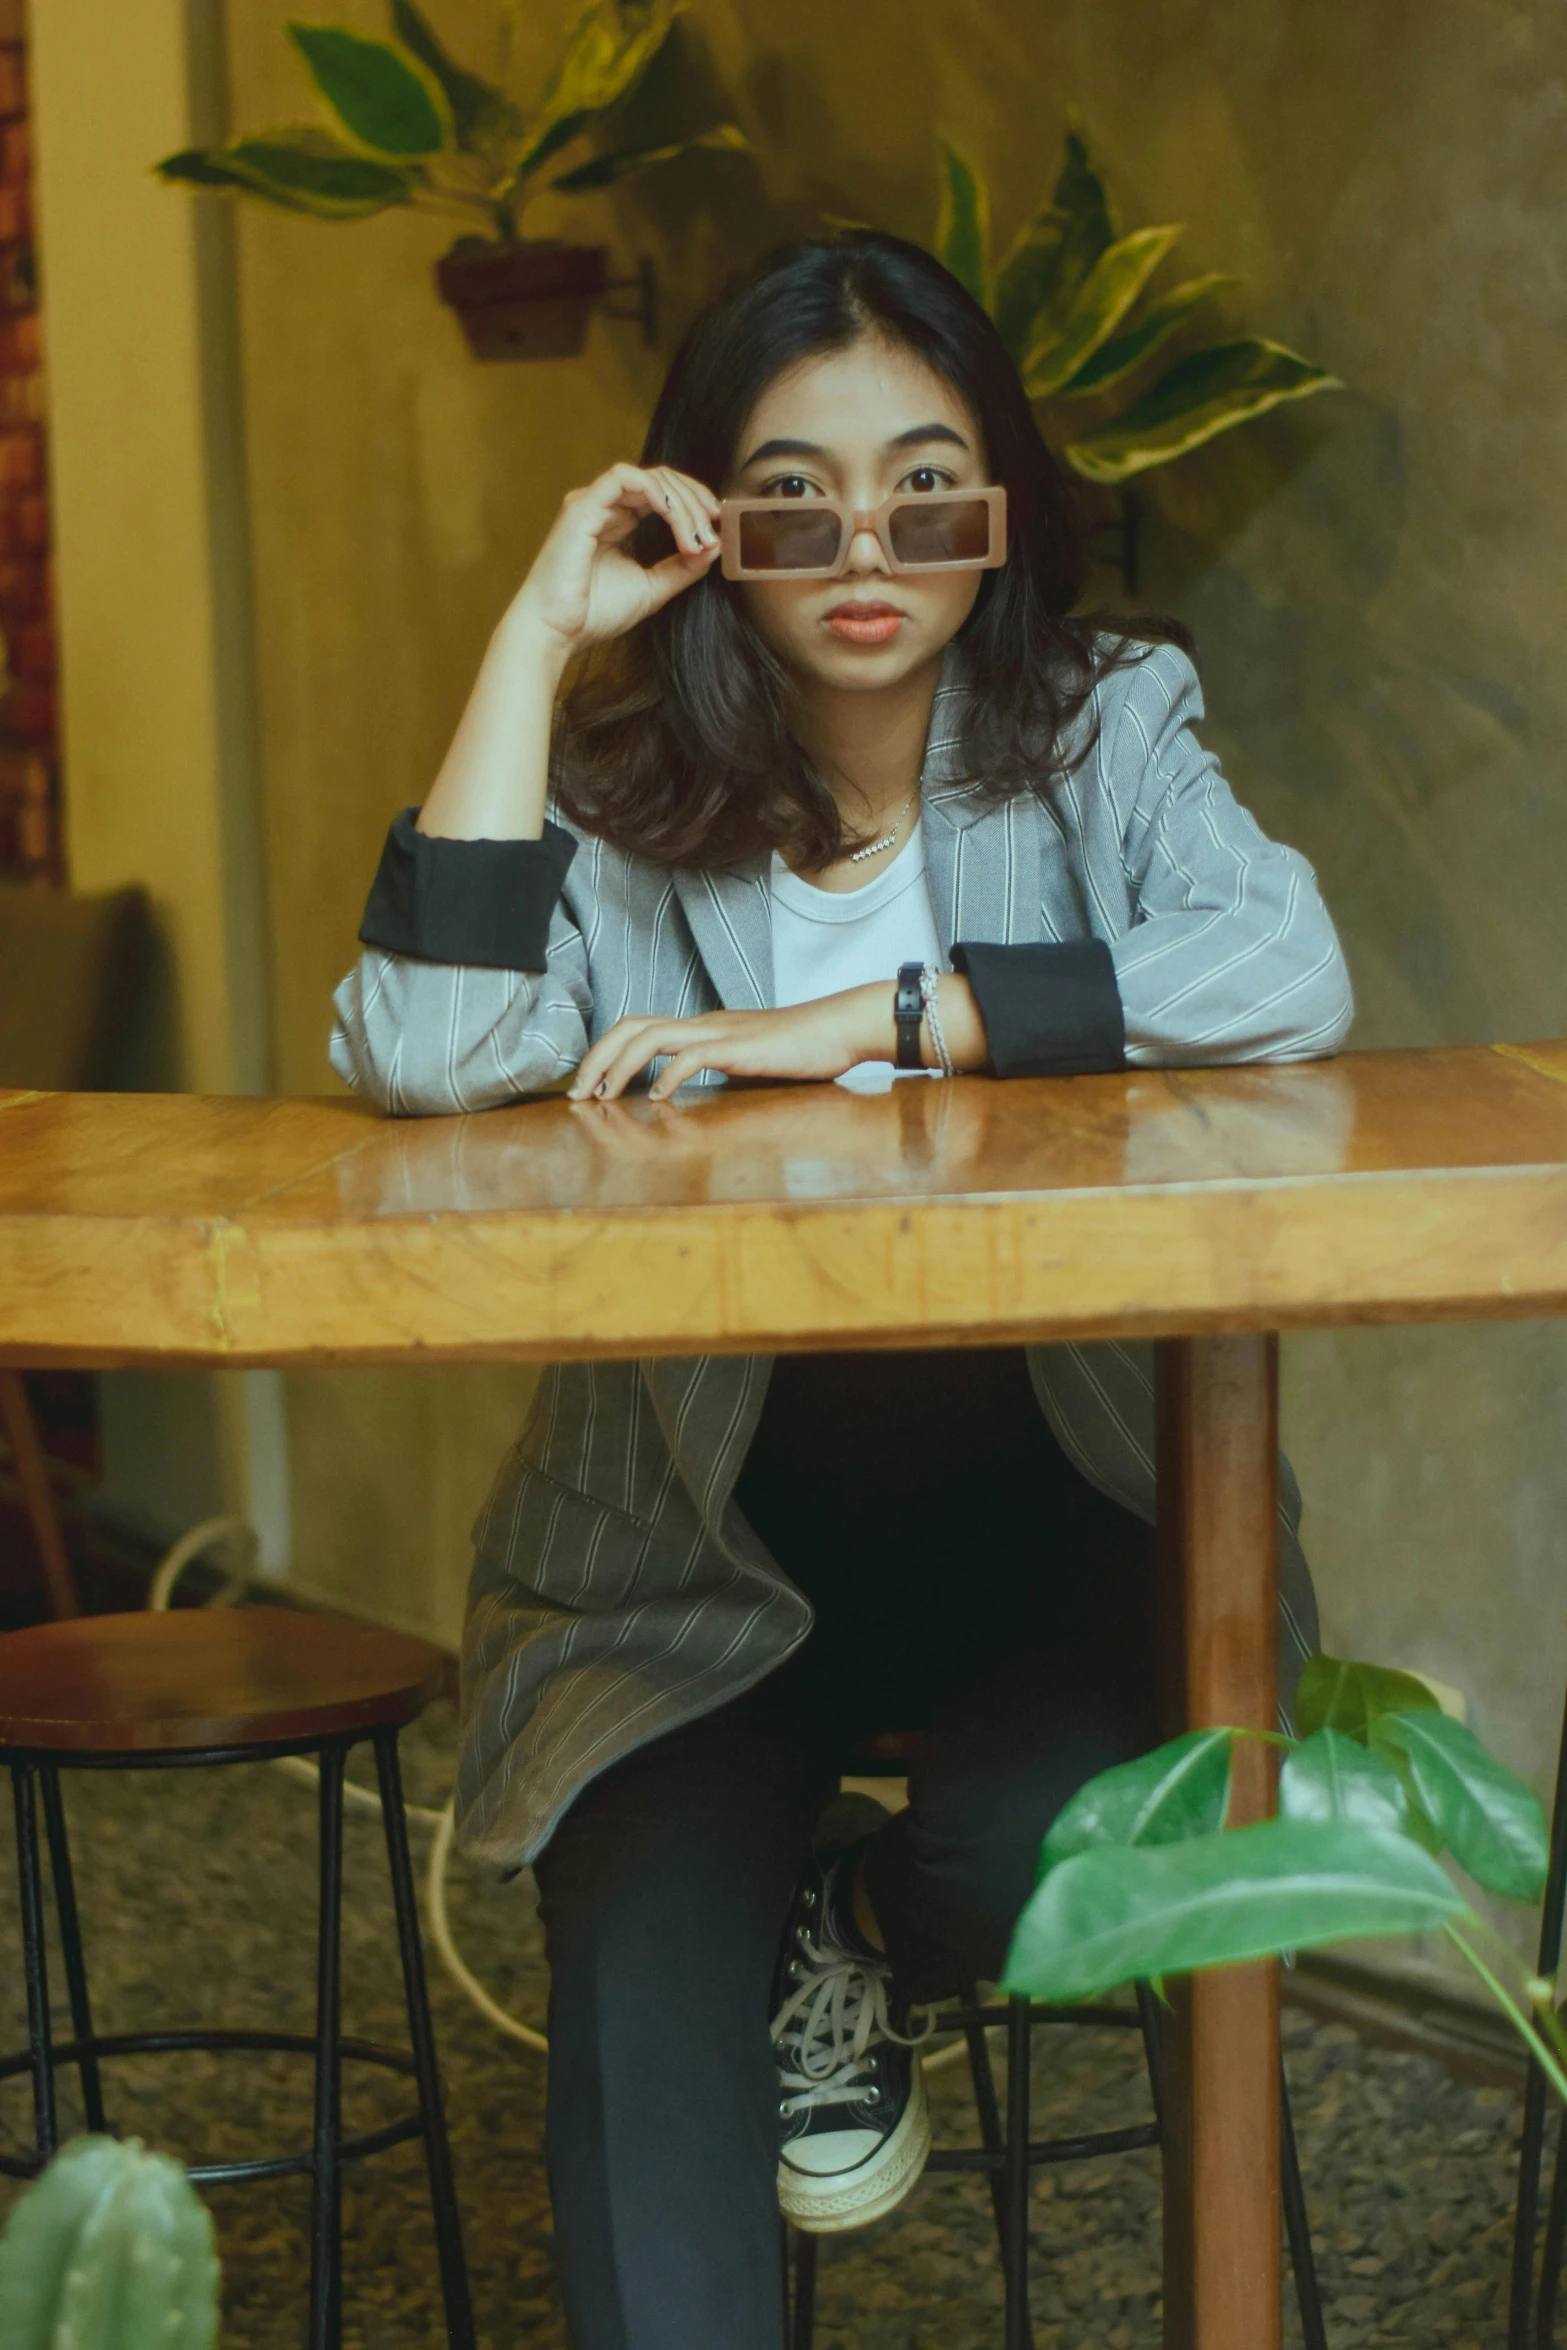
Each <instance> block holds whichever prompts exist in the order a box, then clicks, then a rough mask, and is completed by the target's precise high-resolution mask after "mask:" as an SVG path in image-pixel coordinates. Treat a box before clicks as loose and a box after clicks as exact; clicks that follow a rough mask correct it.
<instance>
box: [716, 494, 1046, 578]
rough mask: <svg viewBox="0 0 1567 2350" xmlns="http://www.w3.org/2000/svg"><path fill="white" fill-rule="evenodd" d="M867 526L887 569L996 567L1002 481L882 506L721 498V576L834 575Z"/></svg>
mask: <svg viewBox="0 0 1567 2350" xmlns="http://www.w3.org/2000/svg"><path fill="white" fill-rule="evenodd" d="M862 530H873V531H874V532H875V533H876V536H877V538H878V539H879V540H880V542H881V551H882V553H883V554H884V555H885V556H886V558H887V567H888V569H889V570H890V571H995V570H998V569H999V568H1000V566H1001V565H1002V564H1003V563H1004V562H1005V561H1006V559H1007V493H1006V491H1005V490H1003V489H989V490H930V491H927V492H925V493H924V494H922V495H919V496H914V497H910V496H909V495H908V494H907V492H905V493H904V494H903V495H901V496H893V497H891V498H888V499H886V500H885V501H884V503H883V504H881V505H880V506H870V507H855V506H846V505H843V504H842V503H841V502H840V501H839V500H838V499H837V498H725V499H724V500H723V501H722V502H721V504H720V506H719V509H718V536H719V545H720V547H721V549H722V557H721V568H722V570H723V574H724V577H725V579H778V578H780V577H782V578H788V579H837V578H838V577H839V575H840V574H841V573H842V572H844V571H846V570H847V569H848V564H849V548H850V546H851V544H852V542H853V540H854V537H855V535H856V533H857V532H859V531H862Z"/></svg>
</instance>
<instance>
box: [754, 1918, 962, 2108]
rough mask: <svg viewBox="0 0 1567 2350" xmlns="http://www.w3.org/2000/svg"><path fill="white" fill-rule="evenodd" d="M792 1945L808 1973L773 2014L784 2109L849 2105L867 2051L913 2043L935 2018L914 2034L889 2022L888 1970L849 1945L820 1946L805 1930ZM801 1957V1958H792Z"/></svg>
mask: <svg viewBox="0 0 1567 2350" xmlns="http://www.w3.org/2000/svg"><path fill="white" fill-rule="evenodd" d="M796 1949H797V1951H798V1953H799V1957H800V1959H803V1960H804V1962H805V1967H806V1973H805V1979H804V1981H803V1982H802V1983H801V1984H800V1987H799V1989H798V1990H797V1991H792V1992H791V1993H790V1995H789V1997H788V1998H787V1999H786V2000H785V2001H784V2003H783V2005H782V2007H781V2008H780V2009H779V2010H778V2013H777V2014H776V2015H775V2016H774V2018H773V2025H772V2035H773V2043H774V2045H775V2047H776V2048H777V2049H778V2050H779V2052H780V2057H781V2062H780V2065H779V2075H778V2077H779V2083H780V2086H781V2087H782V2088H784V2089H785V2090H787V2091H788V2092H789V2094H788V2095H787V2096H785V2097H783V2098H782V2099H781V2100H780V2102H779V2111H780V2113H782V2114H793V2113H803V2112H805V2111H806V2110H807V2109H808V2108H809V2107H812V2106H818V2105H852V2104H853V2103H854V2102H855V2101H856V2100H857V2099H858V2098H861V2097H863V2096H864V2094H865V2089H866V2081H865V2076H866V2075H867V2074H868V2073H869V2071H870V2069H871V2054H872V2051H873V2050H874V2049H875V2047H876V2046H877V2044H878V2042H880V2041H882V2040H897V2041H899V2042H901V2044H902V2045H903V2046H904V2047H905V2048H912V2047H916V2046H917V2045H918V2044H919V2041H921V2040H925V2039H928V2038H929V2037H930V2030H931V2023H932V2021H933V2019H932V2018H931V2017H930V2016H929V2014H928V2012H927V2020H926V2028H925V2030H924V2031H923V2032H921V2033H920V2034H918V2035H917V2036H916V2037H914V2038H910V2037H908V2036H906V2035H905V2034H904V2033H902V2032H899V2031H897V2030H895V2029H894V2027H893V2022H892V2018H891V2016H890V2015H889V2014H888V2012H887V1982H888V1975H889V1970H888V1969H887V1968H886V1967H884V1966H879V1965H878V1964H877V1963H876V1961H875V1960H874V1959H867V1958H863V1957H861V1956H860V1955H859V1954H858V1953H857V1952H855V1951H852V1950H842V1949H839V1948H837V1947H835V1946H828V1947H825V1948H824V1947H823V1946H822V1945H821V1944H819V1943H816V1942H813V1941H812V1939H811V1937H810V1935H809V1934H808V1933H806V1932H804V1931H803V1930H802V1931H801V1932H800V1933H799V1934H798V1935H797V1937H796ZM796 1963H797V1964H798V1960H797V1961H796Z"/></svg>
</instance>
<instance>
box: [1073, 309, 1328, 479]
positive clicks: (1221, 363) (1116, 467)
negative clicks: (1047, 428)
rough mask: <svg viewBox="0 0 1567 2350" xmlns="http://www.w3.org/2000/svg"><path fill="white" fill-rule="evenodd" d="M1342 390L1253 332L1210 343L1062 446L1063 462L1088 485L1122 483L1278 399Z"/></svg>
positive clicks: (1277, 402)
mask: <svg viewBox="0 0 1567 2350" xmlns="http://www.w3.org/2000/svg"><path fill="white" fill-rule="evenodd" d="M1342 388H1343V387H1342V385H1341V384H1340V382H1339V379H1338V377H1337V376H1334V375H1329V374H1328V372H1327V370H1326V369H1325V368H1321V367H1316V366H1313V364H1312V362H1311V361H1310V360H1309V359H1303V358H1302V357H1301V356H1300V353H1299V352H1298V351H1291V350H1289V349H1287V348H1286V347H1285V345H1284V344H1282V343H1273V342H1269V341H1267V340H1266V339H1265V338H1264V337H1263V336H1261V335H1245V336H1243V337H1241V338H1240V340H1239V341H1237V342H1233V343H1214V344H1212V345H1210V346H1209V348H1208V349H1206V350H1202V351H1193V352H1190V353H1189V354H1188V355H1187V356H1186V357H1185V358H1184V359H1177V360H1176V362H1175V364H1174V366H1173V367H1170V368H1167V369H1166V371H1165V373H1164V374H1163V375H1162V376H1160V378H1159V380H1158V382H1157V383H1154V384H1151V385H1150V386H1149V388H1148V390H1147V391H1146V392H1144V393H1142V394H1141V395H1140V396H1139V398H1137V399H1136V400H1134V401H1133V403H1132V405H1131V406H1130V408H1127V409H1124V410H1123V411H1122V413H1121V414H1120V415H1119V416H1116V417H1112V418H1111V419H1110V420H1109V421H1108V422H1107V423H1105V424H1102V425H1100V426H1099V427H1098V429H1097V430H1096V431H1094V432H1091V433H1085V434H1084V436H1083V438H1082V439H1081V440H1078V441H1072V442H1070V443H1069V444H1068V446H1067V448H1066V450H1065V456H1066V460H1067V463H1068V464H1069V465H1070V466H1071V467H1072V468H1073V470H1074V472H1077V473H1080V474H1082V475H1083V476H1084V477H1085V479H1087V480H1089V481H1102V482H1122V481H1130V480H1131V479H1132V477H1133V475H1134V474H1138V473H1145V472H1147V471H1148V469H1149V468H1150V467H1151V466H1154V465H1168V464H1169V463H1170V462H1171V461H1172V459H1174V458H1176V457H1184V456H1185V455H1186V453H1187V452H1188V450H1191V449H1196V448H1200V447H1201V445H1202V443H1203V442H1204V441H1211V440H1212V439H1213V438H1214V436H1215V435H1216V434H1218V433H1221V432H1229V431H1230V430H1231V429H1232V428H1233V427H1234V426H1235V425H1237V424H1246V423H1248V422H1249V421H1250V420H1251V418H1252V417H1254V416H1261V415H1263V414H1264V413H1265V412H1266V411H1267V410H1268V409H1270V408H1277V407H1278V406H1279V405H1280V404H1281V403H1282V402H1283V401H1285V400H1303V399H1307V398H1309V397H1310V396H1311V395H1312V394H1313V393H1315V392H1328V391H1338V390H1342Z"/></svg>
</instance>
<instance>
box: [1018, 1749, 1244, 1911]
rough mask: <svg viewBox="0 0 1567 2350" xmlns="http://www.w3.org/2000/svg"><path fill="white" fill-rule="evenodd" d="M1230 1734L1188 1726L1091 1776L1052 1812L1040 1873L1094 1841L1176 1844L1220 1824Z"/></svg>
mask: <svg viewBox="0 0 1567 2350" xmlns="http://www.w3.org/2000/svg"><path fill="white" fill-rule="evenodd" d="M1233 1735H1234V1733H1233V1732H1232V1731H1230V1730H1189V1731H1188V1732H1187V1733H1186V1736H1185V1737H1184V1738H1172V1739H1171V1740H1170V1741H1169V1743H1168V1745H1165V1746H1156V1747H1155V1748H1154V1750H1153V1752H1152V1754H1140V1755H1138V1757H1137V1759H1136V1760H1135V1761H1134V1762H1128V1763H1117V1764H1116V1765H1115V1767H1114V1768H1113V1769H1112V1770H1108V1771H1101V1772H1100V1774H1099V1776H1098V1778H1097V1779H1090V1780H1089V1782H1088V1784H1087V1786H1086V1787H1081V1788H1079V1790H1078V1792H1077V1793H1076V1794H1075V1795H1074V1796H1073V1797H1072V1799H1071V1801H1070V1803H1068V1804H1066V1805H1064V1806H1063V1808H1062V1809H1061V1810H1060V1811H1059V1812H1058V1813H1057V1814H1056V1817H1055V1821H1054V1823H1053V1825H1052V1827H1051V1830H1050V1833H1049V1835H1048V1836H1047V1837H1046V1838H1045V1842H1044V1849H1043V1851H1042V1852H1041V1853H1040V1856H1039V1867H1040V1873H1041V1875H1043V1874H1044V1872H1045V1871H1046V1870H1047V1869H1053V1868H1057V1867H1059V1865H1060V1864H1061V1862H1062V1861H1066V1860H1070V1859H1071V1858H1072V1856H1073V1854H1074V1853H1078V1852H1092V1851H1093V1850H1094V1849H1095V1847H1096V1846H1098V1845H1103V1844H1177V1843H1180V1842H1181V1841H1182V1840H1183V1839H1184V1838H1186V1837H1188V1836H1210V1835H1212V1834H1213V1833H1214V1832H1215V1831H1216V1830H1217V1829H1219V1828H1222V1827H1223V1825H1224V1815H1225V1813H1226V1811H1227V1810H1228V1808H1229V1801H1230V1741H1231V1739H1232V1737H1233Z"/></svg>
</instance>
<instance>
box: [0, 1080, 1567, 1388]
mask: <svg viewBox="0 0 1567 2350" xmlns="http://www.w3.org/2000/svg"><path fill="white" fill-rule="evenodd" d="M1564 1309H1567V1043H1551V1044H1541V1045H1502V1046H1493V1047H1477V1048H1474V1049H1466V1050H1454V1051H1424V1052H1394V1053H1361V1054H1348V1055H1345V1056H1344V1057H1343V1058H1341V1059H1339V1060H1336V1061H1328V1062H1317V1063H1310V1064H1306V1065H1302V1066H1296V1067H1277V1066H1275V1067H1253V1068H1237V1069H1201V1070H1159V1071H1151V1070H1137V1071H1131V1072H1128V1073H1126V1074H1124V1075H1115V1076H1104V1077H1080V1078H1066V1079H1059V1078H1058V1079H1040V1080H1021V1081H1014V1082H1011V1083H1007V1084H999V1083H996V1082H995V1081H993V1080H989V1079H985V1078H967V1079H960V1080H958V1081H956V1082H955V1083H952V1084H940V1083H936V1082H929V1081H914V1080H908V1081H905V1082H903V1083H900V1084H899V1085H897V1086H896V1087H895V1088H894V1089H893V1090H892V1092H891V1093H888V1094H883V1095H876V1096H870V1097H866V1096H858V1095H853V1094H849V1093H847V1092H845V1091H844V1089H843V1088H841V1087H838V1086H830V1085H813V1086H790V1087H766V1088H760V1087H759V1088H746V1089H736V1090H734V1091H731V1092H728V1093H726V1094H720V1095H717V1096H714V1097H712V1098H708V1099H703V1098H701V1097H696V1098H694V1099H691V1100H689V1101H688V1102H684V1103H671V1104H667V1105H662V1106H657V1105H652V1104H649V1103H648V1102H646V1101H633V1102H630V1103H625V1104H613V1105H610V1104H586V1105H582V1106H580V1107H576V1106H573V1105H570V1104H568V1103H567V1102H565V1101H564V1100H561V1099H558V1098H555V1099H545V1100H536V1101H531V1102H525V1103H520V1104H518V1105H516V1106H515V1107H512V1108H508V1109H505V1110H497V1111H489V1112H485V1113H483V1114H482V1115H478V1116H473V1117H467V1118H440V1119H406V1120H404V1119H399V1120H393V1119H386V1118H383V1117H381V1116H380V1115H378V1114H377V1113H376V1112H375V1111H374V1110H373V1109H370V1108H368V1107H366V1106H365V1105H363V1104H361V1103H359V1102H356V1101H350V1100H339V1101H310V1100H243V1099H239V1100H213V1099H208V1098H202V1097H196V1096H190V1095H167V1096H163V1095H145V1094H143V1095H135V1094H127V1095H106V1094H97V1095H93V1094H81V1095H71V1094H23V1093H12V1094H0V1361H11V1362H16V1363H27V1364H46V1363H80V1364H98V1365H103V1364H111V1363H167V1364H174V1363H184V1364H224V1363H227V1364H254V1363H275V1364H289V1363H309V1362H342V1363H373V1362H391V1361H407V1360H409V1359H410V1358H416V1359H427V1360H441V1359H445V1360H464V1359H466V1360H479V1359H483V1358H485V1357H494V1358H496V1359H502V1358H510V1359H517V1360H521V1359H528V1358H537V1359H547V1358H550V1357H559V1356H562V1355H567V1354H577V1355H597V1356H606V1355H617V1354H653V1353H675V1354H680V1353H693V1352H703V1351H707V1352H712V1351H748V1350H753V1349H755V1350H763V1349H772V1348H775V1347H820V1346H831V1345H834V1344H837V1345H843V1346H863V1345H867V1344H876V1343H887V1344H900V1343H902V1344H908V1343H922V1342H923V1343H927V1344H929V1343H950V1342H953V1341H963V1340H969V1341H972V1342H974V1343H983V1342H985V1341H995V1342H1001V1341H1005V1340H1016V1339H1018V1338H1026V1337H1032V1338H1048V1337H1072V1336H1091V1335H1094V1334H1096V1333H1106V1332H1122V1333H1126V1332H1145V1333H1160V1332H1185V1333H1193V1332H1200V1331H1225V1330H1228V1331H1243V1330H1262V1329H1277V1328H1280V1327H1284V1326H1288V1325H1290V1324H1300V1323H1310V1324H1323V1323H1331V1322H1353V1321H1413V1320H1422V1319H1430V1318H1437V1317H1443V1316H1461V1315H1476V1316H1487V1317H1489V1316H1495V1315H1498V1314H1512V1313H1520V1314H1521V1313H1550V1312H1560V1311H1562V1310H1564Z"/></svg>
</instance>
